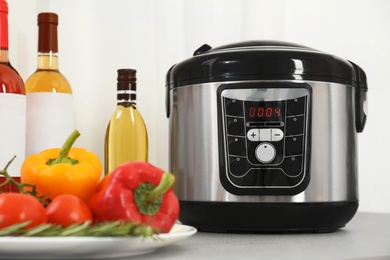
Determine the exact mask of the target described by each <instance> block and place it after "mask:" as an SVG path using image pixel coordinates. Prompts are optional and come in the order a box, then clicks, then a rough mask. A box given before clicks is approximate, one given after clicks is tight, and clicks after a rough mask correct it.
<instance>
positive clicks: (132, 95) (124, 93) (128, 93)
mask: <svg viewBox="0 0 390 260" xmlns="http://www.w3.org/2000/svg"><path fill="white" fill-rule="evenodd" d="M117 104H118V105H125V106H126V104H127V105H128V106H130V105H136V104H137V93H136V91H135V90H131V89H126V90H119V89H118V90H117Z"/></svg>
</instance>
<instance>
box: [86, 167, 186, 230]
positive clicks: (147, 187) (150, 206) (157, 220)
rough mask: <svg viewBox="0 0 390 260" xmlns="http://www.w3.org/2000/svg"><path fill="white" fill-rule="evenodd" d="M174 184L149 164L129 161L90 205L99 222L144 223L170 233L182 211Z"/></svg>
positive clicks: (109, 178)
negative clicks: (173, 188)
mask: <svg viewBox="0 0 390 260" xmlns="http://www.w3.org/2000/svg"><path fill="white" fill-rule="evenodd" d="M174 181H175V178H174V176H173V175H172V174H171V173H164V171H163V170H161V169H159V168H157V167H155V166H153V165H151V164H150V163H148V162H128V163H125V164H122V165H121V166H119V167H118V168H116V169H115V170H114V171H113V172H111V173H110V174H108V175H106V176H105V177H104V178H103V180H102V181H101V182H100V183H99V185H98V187H97V190H96V193H95V194H94V195H92V197H91V199H90V200H89V203H88V204H89V207H90V209H91V211H92V213H93V215H94V217H95V221H97V222H104V221H116V220H124V221H135V222H143V223H146V224H148V225H149V226H151V227H153V228H156V229H158V230H159V231H160V232H161V233H167V232H169V231H170V230H171V228H172V226H173V225H174V224H175V222H176V220H177V219H178V217H179V212H180V206H179V201H178V199H177V197H176V195H175V193H174V192H173V190H172V185H173V183H174Z"/></svg>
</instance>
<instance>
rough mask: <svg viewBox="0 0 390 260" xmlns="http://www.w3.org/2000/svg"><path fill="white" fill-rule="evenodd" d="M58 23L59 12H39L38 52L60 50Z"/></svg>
mask: <svg viewBox="0 0 390 260" xmlns="http://www.w3.org/2000/svg"><path fill="white" fill-rule="evenodd" d="M57 25H58V15H57V14H55V13H40V14H38V27H39V33H38V52H58V40H57Z"/></svg>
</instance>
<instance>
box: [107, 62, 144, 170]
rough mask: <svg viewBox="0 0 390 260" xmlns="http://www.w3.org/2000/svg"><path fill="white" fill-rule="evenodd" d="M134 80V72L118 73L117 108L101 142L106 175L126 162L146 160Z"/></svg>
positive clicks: (131, 70) (142, 124) (123, 70)
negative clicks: (103, 140)
mask: <svg viewBox="0 0 390 260" xmlns="http://www.w3.org/2000/svg"><path fill="white" fill-rule="evenodd" d="M136 80H137V79H136V70H133V69H119V70H118V83H117V107H116V110H115V112H114V114H113V115H112V116H111V119H110V122H109V124H108V126H107V130H106V136H105V142H104V159H105V160H104V172H105V174H108V173H110V172H111V171H113V170H114V169H115V168H116V167H118V166H119V165H121V164H123V163H125V162H129V161H147V160H148V135H147V130H146V126H145V122H144V120H143V118H142V116H141V113H140V112H139V110H138V109H137V106H136V88H137V83H136Z"/></svg>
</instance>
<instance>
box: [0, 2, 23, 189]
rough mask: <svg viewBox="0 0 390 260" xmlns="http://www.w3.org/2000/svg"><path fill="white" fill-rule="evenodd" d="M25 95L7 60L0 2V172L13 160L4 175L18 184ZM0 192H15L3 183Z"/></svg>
mask: <svg viewBox="0 0 390 260" xmlns="http://www.w3.org/2000/svg"><path fill="white" fill-rule="evenodd" d="M25 136H26V91H25V87H24V83H23V80H22V78H21V77H20V75H19V73H18V72H17V71H16V70H15V69H14V68H13V67H12V66H11V63H10V61H9V57H8V4H7V2H6V1H5V0H0V170H3V169H4V168H5V167H6V165H7V163H8V162H9V161H11V159H12V158H13V157H14V156H16V158H15V159H14V160H13V161H12V163H11V164H10V165H9V166H8V168H7V172H8V174H9V175H11V176H12V177H13V178H14V179H15V180H16V181H20V167H21V165H22V163H23V161H24V158H25V144H26V143H25V140H26V137H25ZM4 181H5V179H4V178H3V177H0V183H1V184H3V185H4V186H0V191H1V192H9V191H17V188H16V186H14V185H12V184H10V183H9V184H5V183H3V182H4ZM1 184H0V185H1Z"/></svg>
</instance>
